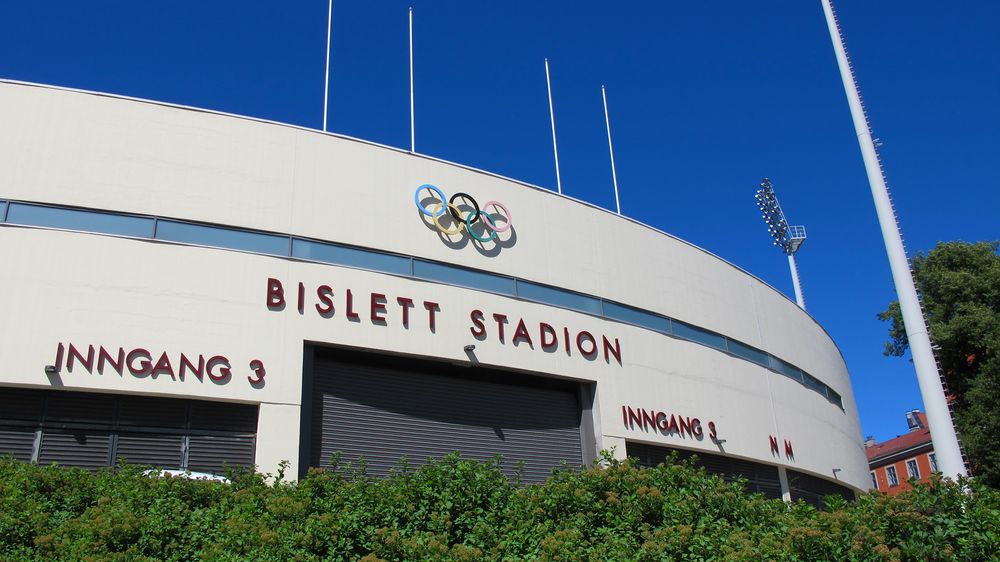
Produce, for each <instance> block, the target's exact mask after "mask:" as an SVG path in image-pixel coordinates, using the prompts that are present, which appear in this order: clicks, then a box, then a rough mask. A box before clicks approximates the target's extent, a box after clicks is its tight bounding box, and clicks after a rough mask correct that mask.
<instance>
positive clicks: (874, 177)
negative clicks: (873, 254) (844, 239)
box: [821, 0, 966, 478]
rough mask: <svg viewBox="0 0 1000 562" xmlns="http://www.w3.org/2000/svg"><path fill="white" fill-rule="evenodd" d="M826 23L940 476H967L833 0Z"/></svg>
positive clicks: (828, 4) (826, 9)
mask: <svg viewBox="0 0 1000 562" xmlns="http://www.w3.org/2000/svg"><path fill="white" fill-rule="evenodd" d="M821 1H822V3H823V12H824V13H825V14H826V23H827V26H828V27H829V28H830V38H831V39H832V41H833V50H834V52H836V54H837V64H838V66H839V67H840V76H841V78H842V79H843V82H844V90H845V92H846V93H847V103H848V105H849V106H850V108H851V117H853V119H854V129H855V131H856V132H857V135H858V144H859V145H860V146H861V156H862V157H863V158H864V161H865V170H866V171H867V172H868V183H869V185H870V186H871V190H872V198H874V200H875V210H876V212H877V213H878V221H879V225H880V226H881V228H882V238H883V240H884V241H885V251H886V253H887V254H888V256H889V267H890V269H891V270H892V279H893V282H894V283H895V285H896V296H897V297H898V298H899V307H900V310H901V311H902V313H903V324H904V325H905V327H906V337H907V340H908V341H909V344H910V353H911V354H912V356H913V366H914V368H915V369H916V371H917V381H918V383H919V385H920V394H921V395H922V396H923V399H924V409H926V410H927V424H928V425H929V426H930V431H931V441H932V443H933V445H934V453H935V455H936V456H937V463H938V468H940V469H941V472H942V474H944V475H945V476H948V477H951V478H957V477H958V476H962V475H965V474H966V468H965V461H964V460H963V459H962V451H961V449H960V447H959V444H958V435H957V434H956V433H955V426H954V424H953V422H952V418H951V412H950V411H949V407H948V400H947V398H946V397H945V391H944V385H943V383H942V380H941V374H940V372H939V371H938V367H937V361H936V360H935V358H934V351H933V350H932V349H931V340H930V336H929V335H928V333H927V323H926V320H925V318H924V313H923V310H922V309H921V306H920V300H919V299H918V297H917V290H916V287H915V286H914V284H913V275H912V274H911V272H910V264H909V260H908V259H907V257H906V250H905V249H904V248H903V237H902V235H901V234H900V230H899V224H898V222H897V221H896V213H895V211H894V209H893V207H892V201H891V200H890V199H889V189H888V187H886V183H885V176H884V174H883V172H882V163H881V162H880V161H879V157H878V152H877V151H876V149H875V143H874V142H873V141H872V133H871V128H870V126H869V122H868V117H867V115H866V113H865V108H864V105H863V104H862V102H861V95H860V93H859V92H858V86H857V83H856V82H855V79H854V70H853V69H852V67H851V62H850V59H849V58H848V56H847V49H846V48H845V47H844V39H843V35H842V34H841V31H840V24H839V22H838V20H837V15H836V13H835V12H834V11H833V4H831V2H830V0H821Z"/></svg>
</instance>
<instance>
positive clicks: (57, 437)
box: [38, 430, 111, 470]
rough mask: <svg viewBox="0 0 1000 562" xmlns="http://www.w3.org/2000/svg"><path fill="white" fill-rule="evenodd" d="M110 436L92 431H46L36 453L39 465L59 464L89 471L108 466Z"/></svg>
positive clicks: (109, 459)
mask: <svg viewBox="0 0 1000 562" xmlns="http://www.w3.org/2000/svg"><path fill="white" fill-rule="evenodd" d="M110 446H111V435H109V434H107V433H97V432H92V431H85V430H80V431H73V432H68V433H64V432H61V431H46V432H44V433H43V434H42V445H41V448H40V449H39V453H38V462H39V463H40V464H51V463H59V464H62V465H66V466H78V467H80V468H87V469H90V470H97V469H98V468H101V467H105V466H108V465H109V464H110V461H111V458H110V456H109V453H110Z"/></svg>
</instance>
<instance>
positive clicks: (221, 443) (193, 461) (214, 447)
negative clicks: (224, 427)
mask: <svg viewBox="0 0 1000 562" xmlns="http://www.w3.org/2000/svg"><path fill="white" fill-rule="evenodd" d="M188 447H189V448H188V464H187V468H189V469H191V470H197V471H199V472H222V471H223V470H225V467H226V465H230V466H253V456H254V439H253V438H252V437H222V436H212V435H192V436H191V437H190V442H189V446H188Z"/></svg>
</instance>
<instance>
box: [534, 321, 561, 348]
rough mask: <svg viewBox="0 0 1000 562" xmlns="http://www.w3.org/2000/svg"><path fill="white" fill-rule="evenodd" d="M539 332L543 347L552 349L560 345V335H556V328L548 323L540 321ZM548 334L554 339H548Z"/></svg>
mask: <svg viewBox="0 0 1000 562" xmlns="http://www.w3.org/2000/svg"><path fill="white" fill-rule="evenodd" d="M538 333H539V340H541V344H542V349H552V348H554V347H558V346H559V336H557V335H556V329H555V328H553V327H552V326H550V325H549V324H546V323H545V322H539V323H538ZM546 335H548V336H549V337H551V338H552V339H547V338H546V337H545V336H546Z"/></svg>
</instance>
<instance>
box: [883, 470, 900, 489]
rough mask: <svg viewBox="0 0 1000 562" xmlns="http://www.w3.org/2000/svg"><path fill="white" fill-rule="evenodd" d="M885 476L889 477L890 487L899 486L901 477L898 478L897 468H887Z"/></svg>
mask: <svg viewBox="0 0 1000 562" xmlns="http://www.w3.org/2000/svg"><path fill="white" fill-rule="evenodd" d="M885 474H886V476H888V477H889V485H890V486H899V477H898V476H896V467H894V466H887V467H886V468H885Z"/></svg>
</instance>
